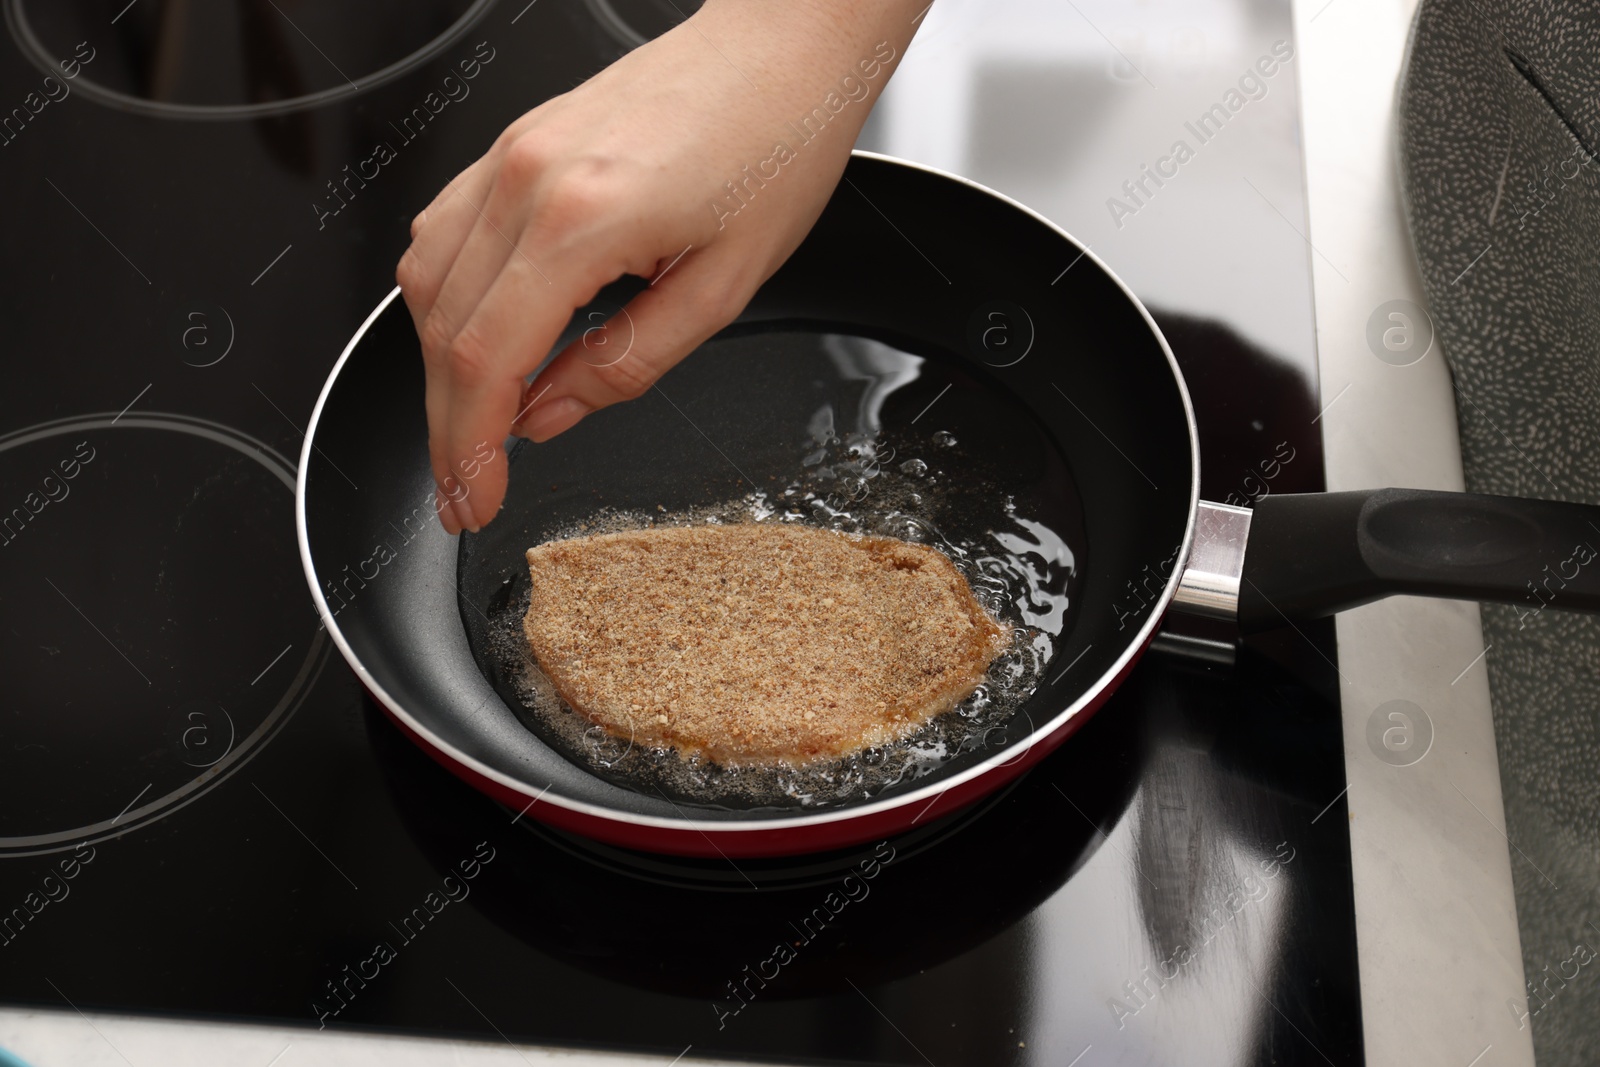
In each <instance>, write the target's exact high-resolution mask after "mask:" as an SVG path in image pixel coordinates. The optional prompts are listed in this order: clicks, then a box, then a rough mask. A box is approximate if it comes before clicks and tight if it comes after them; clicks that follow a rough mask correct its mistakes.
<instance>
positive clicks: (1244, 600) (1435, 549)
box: [1173, 489, 1600, 632]
mask: <svg viewBox="0 0 1600 1067" xmlns="http://www.w3.org/2000/svg"><path fill="white" fill-rule="evenodd" d="M1241 512H1243V509H1240V508H1230V507H1226V506H1224V505H1220V504H1210V503H1207V502H1204V501H1202V502H1201V504H1200V516H1199V521H1198V522H1197V524H1196V531H1195V544H1194V548H1193V550H1192V551H1191V553H1190V563H1189V567H1188V568H1187V569H1186V570H1185V572H1184V574H1183V577H1182V579H1181V580H1180V583H1179V590H1178V594H1177V596H1176V598H1175V599H1174V601H1173V603H1174V606H1175V607H1177V608H1179V609H1180V610H1184V611H1190V612H1196V613H1199V614H1204V615H1210V616H1212V617H1214V618H1236V619H1237V621H1238V624H1239V628H1240V629H1241V630H1243V631H1246V632H1249V631H1253V630H1261V629H1266V628H1268V627H1272V626H1278V625H1281V624H1283V623H1284V622H1286V621H1290V620H1295V619H1314V618H1320V617H1321V616H1324V615H1331V614H1333V613H1334V612H1337V611H1342V610H1343V609H1345V608H1352V607H1355V606H1356V605H1358V604H1366V603H1369V602H1371V601H1374V600H1381V599H1382V598H1384V597H1386V596H1393V595H1396V594H1405V595H1409V596H1431V597H1446V598H1450V599H1455V600H1487V601H1497V602H1501V603H1507V604H1513V605H1516V607H1517V613H1518V615H1519V617H1521V618H1524V619H1527V618H1530V617H1532V616H1533V615H1536V614H1538V613H1539V612H1540V611H1543V610H1544V609H1545V608H1547V607H1550V608H1556V609H1558V610H1569V611H1600V507H1593V506H1590V505H1588V504H1568V503H1562V502H1560V501H1554V500H1528V499H1520V498H1516V497H1503V496H1485V495H1482V494H1478V493H1440V492H1432V491H1428V490H1422V489H1368V490H1361V491H1358V492H1351V493H1305V494H1289V495H1273V496H1268V497H1265V498H1263V499H1261V500H1260V501H1257V503H1256V506H1255V508H1254V510H1253V511H1252V512H1245V513H1243V515H1241V514H1240V513H1241ZM1191 575H1192V576H1191ZM1230 582H1231V589H1232V590H1233V591H1235V592H1236V595H1237V599H1236V600H1235V601H1234V603H1233V604H1231V605H1230V604H1229V603H1228V602H1227V601H1228V597H1227V595H1226V594H1227V593H1228V591H1229V583H1230ZM1230 607H1232V608H1233V609H1234V610H1233V611H1232V612H1231V613H1230V612H1229V610H1228V609H1229V608H1230Z"/></svg>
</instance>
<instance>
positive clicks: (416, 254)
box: [395, 160, 494, 332]
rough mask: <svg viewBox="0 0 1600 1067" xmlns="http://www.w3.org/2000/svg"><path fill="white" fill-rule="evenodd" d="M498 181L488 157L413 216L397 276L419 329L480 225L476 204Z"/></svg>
mask: <svg viewBox="0 0 1600 1067" xmlns="http://www.w3.org/2000/svg"><path fill="white" fill-rule="evenodd" d="M493 180H494V175H493V173H492V172H491V171H490V170H489V168H488V167H487V166H486V165H485V162H484V160H479V161H478V162H477V163H474V164H473V165H472V166H470V167H468V168H467V169H466V170H464V171H462V172H461V173H460V174H459V175H457V176H456V177H455V178H453V179H451V181H450V182H449V184H447V185H446V186H445V187H444V189H443V191H441V192H440V193H439V195H438V196H437V197H435V198H434V200H433V202H432V203H431V204H429V205H428V206H427V207H426V208H424V209H423V211H422V212H421V213H419V214H418V215H417V216H416V218H414V219H412V221H411V245H410V247H408V248H407V249H406V251H405V254H404V255H403V256H401V257H400V263H399V266H398V267H397V268H396V269H395V281H396V282H397V283H398V284H399V286H400V294H401V296H402V297H404V299H405V302H406V307H407V308H408V309H409V310H410V312H411V320H412V322H413V323H414V324H415V325H416V327H417V330H418V331H419V332H420V331H421V329H422V324H423V323H424V322H425V321H426V320H427V317H428V313H429V312H430V311H432V310H433V305H434V303H435V301H437V300H438V298H439V292H440V290H441V289H442V288H443V286H444V282H445V279H446V278H447V277H448V276H449V274H450V268H451V266H452V265H453V264H454V263H455V260H456V257H457V256H458V255H460V253H461V248H462V246H463V245H464V244H465V243H466V241H467V238H468V236H469V235H470V234H471V233H472V229H473V227H474V226H475V225H477V222H478V219H479V213H478V210H477V207H476V205H478V204H481V203H482V202H483V201H484V199H485V198H486V197H487V196H488V192H489V188H490V186H491V184H492V183H493Z"/></svg>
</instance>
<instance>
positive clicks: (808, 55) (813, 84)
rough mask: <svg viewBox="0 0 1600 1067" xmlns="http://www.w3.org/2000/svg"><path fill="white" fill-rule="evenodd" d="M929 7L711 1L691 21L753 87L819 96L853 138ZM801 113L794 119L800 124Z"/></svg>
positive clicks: (835, 0)
mask: <svg viewBox="0 0 1600 1067" xmlns="http://www.w3.org/2000/svg"><path fill="white" fill-rule="evenodd" d="M929 6H930V3H929V0H707V2H706V4H705V5H704V6H703V7H702V8H701V9H700V11H699V12H697V13H696V14H695V16H694V17H693V18H692V19H691V20H690V24H691V25H693V26H694V28H695V29H696V31H697V32H699V33H702V34H703V35H704V36H705V38H706V40H707V43H708V44H710V45H711V46H713V47H715V48H716V49H717V50H718V51H719V52H721V53H722V55H723V57H724V59H725V61H726V62H727V63H729V64H731V65H733V66H734V68H735V69H736V70H737V71H738V72H739V73H740V74H741V75H742V80H743V81H744V82H745V88H746V89H747V90H748V91H749V92H751V93H755V94H759V95H762V96H769V97H772V98H774V99H781V100H785V101H794V100H803V101H814V103H813V105H812V106H813V107H814V108H818V109H822V110H823V111H825V112H826V113H827V115H828V117H829V123H828V125H832V126H833V127H834V128H835V129H837V130H838V132H839V133H840V134H841V135H843V136H844V137H846V138H848V139H849V140H851V141H853V140H854V139H855V137H856V135H857V134H858V133H860V131H861V127H862V125H863V124H865V122H866V120H867V116H868V114H869V113H870V112H871V109H872V106H873V105H874V104H875V103H876V102H877V99H878V96H879V95H880V94H881V93H882V91H883V88H884V86H885V85H887V83H888V80H889V76H890V75H891V74H892V73H893V71H894V69H895V68H896V67H897V66H898V65H899V63H900V60H901V58H902V57H903V56H904V55H905V52H906V49H907V48H908V47H910V44H911V39H912V37H913V35H914V34H915V33H916V31H917V27H918V26H920V25H921V23H922V19H923V15H924V14H925V13H926V11H927V9H928V7H929ZM804 114H805V112H802V114H797V115H795V116H794V118H793V119H792V120H791V121H792V122H793V123H795V124H796V126H797V127H798V126H800V122H801V119H802V117H803V115H804ZM817 125H819V124H818V123H817V122H816V121H814V122H813V127H816V126H817ZM789 132H790V134H791V135H793V133H794V131H789ZM798 132H799V134H800V135H802V136H804V135H807V134H809V133H812V132H816V131H815V129H812V130H807V129H805V128H803V127H802V128H800V129H799V130H798ZM784 133H785V131H784V129H782V128H779V129H775V130H774V131H773V134H774V136H775V137H780V136H783V135H784Z"/></svg>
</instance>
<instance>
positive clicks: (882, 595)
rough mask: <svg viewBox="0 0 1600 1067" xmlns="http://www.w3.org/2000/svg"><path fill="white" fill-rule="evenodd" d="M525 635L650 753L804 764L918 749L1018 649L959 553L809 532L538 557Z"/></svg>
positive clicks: (594, 542) (554, 551)
mask: <svg viewBox="0 0 1600 1067" xmlns="http://www.w3.org/2000/svg"><path fill="white" fill-rule="evenodd" d="M528 568H529V572H530V574H531V576H532V580H533V591H532V599H531V603H530V605H529V608H528V614H527V617H526V618H525V619H524V620H523V632H524V633H525V634H526V635H527V638H528V643H529V645H530V646H531V648H532V650H533V654H534V657H535V658H536V659H537V661H538V663H539V666H540V668H541V670H543V672H544V673H545V674H546V675H547V676H548V677H549V679H550V681H551V683H552V684H553V685H554V686H555V689H556V691H557V692H558V693H559V694H560V696H561V698H562V699H563V700H565V701H566V702H567V703H568V704H569V705H571V706H572V707H573V708H574V709H576V710H577V711H579V712H580V713H581V714H584V715H586V716H588V717H589V718H590V719H592V720H594V721H595V722H597V723H600V724H601V725H603V726H605V727H606V728H607V729H609V730H611V731H612V732H613V733H616V734H618V735H620V736H622V737H630V736H631V737H632V738H633V739H634V741H635V743H637V744H643V745H670V746H676V747H677V748H678V749H679V750H680V751H684V752H686V753H687V752H701V753H704V754H705V755H707V756H709V757H710V758H712V759H714V760H716V761H718V762H720V763H741V762H742V763H750V762H771V761H774V760H781V761H786V762H791V763H801V762H806V761H809V760H813V759H818V758H823V757H833V756H841V755H845V754H847V753H850V752H854V751H857V750H859V749H862V748H865V747H868V746H870V745H875V744H881V743H884V742H887V741H891V740H894V739H896V738H898V737H903V736H905V735H906V734H908V733H910V732H912V731H913V730H915V729H916V728H917V727H918V726H920V725H921V724H922V723H924V722H926V721H927V720H928V719H930V718H932V717H933V716H935V715H938V714H940V713H942V712H945V711H948V710H949V709H950V708H952V707H954V706H955V705H956V704H958V703H959V702H961V701H962V700H964V699H965V698H966V697H967V696H969V695H970V694H971V693H972V691H973V689H975V688H976V687H977V685H978V683H979V682H980V681H982V680H983V675H984V672H985V671H986V670H987V669H988V666H989V663H990V662H991V661H992V660H993V659H994V657H995V656H996V655H998V654H999V653H1000V652H1001V651H1002V650H1003V649H1004V647H1005V644H1006V638H1005V631H1004V630H1002V629H1001V627H1000V626H999V625H997V624H996V623H995V622H994V620H992V619H991V618H989V616H988V615H987V614H986V613H985V612H984V610H983V608H982V606H981V605H980V604H979V603H978V602H977V600H976V599H975V598H974V597H973V595H972V591H971V590H970V589H969V588H968V587H967V583H966V580H965V579H964V578H963V577H962V576H961V574H960V572H958V571H957V570H956V569H955V567H954V566H953V565H952V564H951V562H950V560H949V559H947V558H946V557H945V556H944V555H943V554H942V553H940V552H938V551H936V550H934V549H932V548H928V547H926V546H923V545H916V544H911V543H908V542H905V541H898V540H895V539H893V538H886V537H854V536H848V535H845V534H839V533H834V532H832V531H829V530H819V529H815V528H811V527H804V526H786V525H778V524H776V523H746V524H742V525H733V526H716V525H707V526H693V527H656V528H653V529H648V530H636V531H629V532H626V533H614V534H601V535H598V536H591V537H578V538H573V539H571V540H567V541H552V542H549V543H547V544H543V545H539V546H538V547H536V548H531V549H529V550H528Z"/></svg>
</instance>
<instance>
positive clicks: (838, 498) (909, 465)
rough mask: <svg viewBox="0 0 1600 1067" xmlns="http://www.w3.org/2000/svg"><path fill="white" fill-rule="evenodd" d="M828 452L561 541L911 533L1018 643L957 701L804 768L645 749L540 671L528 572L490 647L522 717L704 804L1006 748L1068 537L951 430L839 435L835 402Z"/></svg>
mask: <svg viewBox="0 0 1600 1067" xmlns="http://www.w3.org/2000/svg"><path fill="white" fill-rule="evenodd" d="M810 436H811V440H812V444H813V445H814V447H813V448H811V449H810V450H809V451H808V452H807V453H806V454H805V455H804V456H803V457H802V458H801V459H800V462H799V463H798V464H797V465H796V466H797V470H798V473H797V474H796V475H795V477H794V478H793V479H792V480H790V481H789V483H788V484H787V485H784V486H783V487H782V488H781V489H774V490H773V491H771V492H752V493H748V494H746V495H744V496H742V497H740V498H738V499H735V500H731V501H728V502H725V503H723V504H721V505H719V506H713V507H701V508H694V509H688V510H680V511H674V512H664V511H653V510H652V511H644V510H640V511H631V510H613V509H606V510H600V511H598V512H596V513H595V514H594V515H592V516H591V517H590V518H588V519H586V520H585V521H582V522H578V523H571V524H568V525H567V526H565V527H562V528H558V529H556V530H553V531H551V533H550V538H549V539H551V540H558V539H562V538H567V537H578V536H584V535H589V534H598V533H610V532H617V531H622V530H637V529H644V528H648V527H652V526H688V525H696V524H718V523H741V522H772V523H800V524H806V525H811V526H817V527H822V528H827V529H832V530H838V531H841V532H844V533H854V534H870V535H877V536H888V537H897V538H900V539H901V540H905V541H914V542H918V543H921V544H926V545H929V546H931V547H934V548H936V549H938V550H939V551H941V552H943V553H944V554H945V555H947V556H948V557H949V558H950V559H951V561H952V562H953V563H954V565H955V566H956V568H957V569H958V570H959V571H960V572H961V573H962V575H963V576H964V577H965V578H966V580H967V582H968V584H969V585H970V586H971V588H972V591H973V593H974V595H975V596H976V597H977V599H978V600H979V602H980V603H981V604H982V605H983V606H984V608H985V610H987V611H988V612H989V614H990V615H991V616H992V617H993V618H995V619H997V620H998V621H1000V622H1001V624H1002V625H1004V626H1007V627H1008V628H1009V629H1010V631H1011V645H1010V647H1009V648H1008V649H1007V650H1006V651H1005V652H1003V653H1002V654H1001V655H1000V656H999V657H997V658H996V659H995V660H994V662H993V663H992V664H991V665H990V667H989V671H988V674H987V677H986V679H985V680H984V682H983V684H981V685H980V686H978V688H977V689H976V690H975V691H974V692H973V693H972V695H971V696H969V697H968V698H967V699H966V700H964V701H962V702H961V703H960V704H959V705H957V706H956V707H955V708H953V709H952V710H951V711H949V712H946V713H945V714H943V715H940V716H937V717H936V718H934V719H932V720H930V721H929V722H927V723H925V724H923V725H922V726H921V727H920V728H919V729H917V730H916V731H915V732H914V733H911V734H910V735H908V736H906V737H903V738H901V739H900V740H897V741H894V742H892V743H888V744H883V745H878V746H874V747H872V748H868V749H865V750H863V751H860V752H857V753H854V754H852V755H849V756H846V757H843V758H838V759H829V760H820V761H815V762H811V763H807V764H805V765H802V766H793V765H788V764H778V763H770V762H769V763H749V764H739V765H735V764H722V763H716V762H713V761H711V760H709V759H707V758H705V757H703V756H701V755H698V754H691V755H685V754H683V753H680V752H679V751H678V750H676V749H673V748H661V747H650V746H645V745H642V744H635V743H634V742H633V740H632V739H630V738H627V737H621V736H617V735H615V734H613V733H611V732H609V731H608V730H607V729H606V728H604V727H602V726H599V725H597V724H595V723H593V722H591V721H590V720H588V719H587V718H586V717H585V716H583V715H582V714H581V713H578V712H576V711H574V710H573V709H572V708H571V707H569V706H568V705H567V704H566V703H564V702H563V701H562V700H561V699H560V697H559V696H557V695H556V693H555V691H554V689H553V687H552V686H551V685H550V683H549V681H548V680H547V679H546V678H545V677H544V675H543V674H542V673H541V672H540V671H539V669H538V666H537V664H536V663H534V661H533V659H532V656H531V653H530V652H529V649H528V645H527V641H526V639H525V638H524V636H523V633H522V619H523V617H524V616H525V615H526V614H527V610H528V604H529V583H528V578H527V575H526V572H525V571H524V572H523V573H522V574H521V576H520V578H518V577H513V578H512V579H510V580H509V581H510V582H511V585H512V588H511V589H509V590H508V593H509V594H510V595H507V596H505V597H503V598H497V600H498V601H499V604H498V606H497V607H496V608H495V609H494V610H493V611H492V612H491V614H490V619H489V627H488V635H487V636H488V646H489V649H488V650H489V653H490V658H491V660H492V661H493V665H494V672H495V673H496V674H497V675H498V676H499V681H500V682H501V683H502V684H501V689H502V692H504V691H505V690H506V689H509V690H511V692H512V694H514V696H515V698H516V701H515V704H514V706H513V710H514V711H516V712H517V713H518V715H519V717H520V718H521V719H522V721H523V723H524V724H525V725H526V726H528V728H529V729H531V730H533V731H534V732H535V733H537V734H538V735H539V736H540V737H541V738H543V739H544V740H545V741H546V742H547V743H548V744H551V745H552V746H553V747H555V748H556V749H557V750H558V751H560V752H561V753H562V754H563V755H565V756H566V757H567V758H568V759H571V760H573V761H575V762H577V763H578V764H580V765H581V766H584V767H586V768H588V769H589V770H590V771H591V772H593V773H594V774H596V775H599V776H600V777H602V778H605V779H608V780H610V781H613V782H616V783H618V784H622V785H625V786H627V787H629V788H634V789H640V790H643V791H645V792H652V793H661V794H663V795H666V796H668V797H670V798H672V799H674V800H677V801H682V802H687V803H691V804H704V805H713V806H718V807H728V808H741V809H748V808H790V809H794V808H801V809H811V810H814V809H818V808H827V807H832V806H836V805H840V804H843V803H846V802H849V801H854V800H860V799H864V798H868V797H872V796H876V795H878V794H879V793H881V792H883V791H884V790H887V789H889V788H891V787H893V786H896V785H898V784H900V783H903V782H908V781H911V780H915V779H917V778H919V777H921V776H923V775H925V774H927V773H929V772H930V771H932V770H935V769H937V768H938V767H940V766H943V765H944V764H946V763H948V762H949V761H951V760H953V759H956V758H957V757H960V756H962V755H964V754H969V753H974V752H979V753H981V752H985V751H988V752H999V751H1002V750H1003V749H1004V747H1005V745H1006V744H1007V743H1008V742H1009V740H1010V739H1011V737H1012V736H1014V735H1013V733H1011V732H1008V731H1007V730H1006V729H1005V727H1006V726H1007V724H1008V723H1009V722H1010V721H1011V719H1012V717H1013V716H1014V715H1016V714H1017V713H1018V710H1019V709H1020V708H1021V707H1022V705H1023V704H1024V703H1025V702H1026V701H1027V699H1028V697H1029V696H1031V695H1032V694H1033V692H1034V690H1035V689H1036V688H1037V686H1038V684H1039V682H1040V679H1041V677H1042V675H1043V672H1044V670H1045V668H1046V666H1047V665H1048V664H1049V662H1050V661H1051V659H1052V657H1053V655H1054V653H1055V650H1056V648H1057V644H1058V642H1059V641H1060V639H1061V638H1062V635H1063V633H1064V631H1065V627H1066V623H1067V611H1068V607H1069V592H1070V589H1071V585H1072V580H1073V578H1074V576H1075V570H1076V558H1075V556H1074V553H1073V549H1072V548H1071V547H1070V546H1069V545H1068V544H1067V542H1066V541H1065V540H1064V539H1063V537H1062V536H1061V535H1060V534H1059V533H1058V532H1056V531H1055V530H1053V529H1051V528H1050V527H1049V526H1047V525H1046V524H1045V523H1043V522H1039V521H1036V520H1034V519H1031V518H1029V517H1028V516H1026V515H1024V514H1022V513H1021V512H1020V511H1019V507H1018V504H1017V501H1016V499H1015V498H1014V497H1012V496H1009V495H1008V494H1007V493H1006V491H1005V489H1004V488H1003V487H1002V486H1001V485H999V484H997V482H996V481H994V480H992V479H991V478H990V477H989V476H988V474H987V472H982V471H979V470H976V469H974V466H975V465H974V464H972V463H971V462H969V461H967V460H966V457H965V456H964V455H963V450H962V448H961V446H960V442H959V441H958V440H957V439H956V438H955V436H954V435H952V434H951V433H949V432H948V431H942V430H941V431H935V432H931V433H923V434H917V435H909V434H890V433H886V432H882V431H878V432H848V433H845V434H844V435H842V436H841V435H839V434H837V433H836V432H835V430H834V412H833V410H832V409H831V408H829V407H826V406H824V408H823V409H821V410H819V411H818V412H817V413H816V414H815V415H814V416H813V418H812V420H811V426H810Z"/></svg>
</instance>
